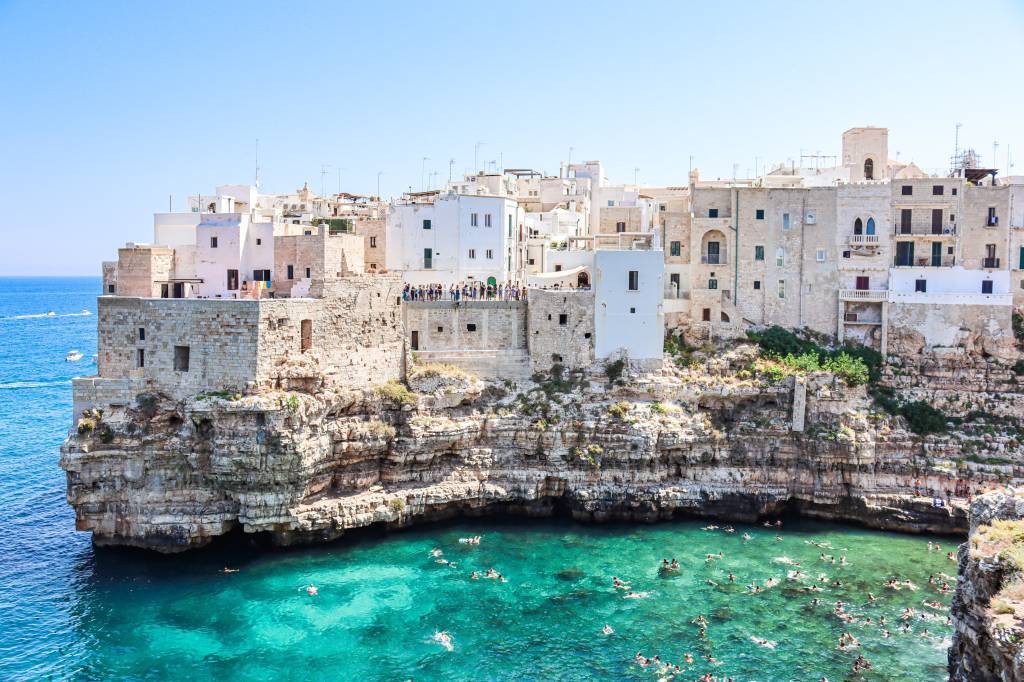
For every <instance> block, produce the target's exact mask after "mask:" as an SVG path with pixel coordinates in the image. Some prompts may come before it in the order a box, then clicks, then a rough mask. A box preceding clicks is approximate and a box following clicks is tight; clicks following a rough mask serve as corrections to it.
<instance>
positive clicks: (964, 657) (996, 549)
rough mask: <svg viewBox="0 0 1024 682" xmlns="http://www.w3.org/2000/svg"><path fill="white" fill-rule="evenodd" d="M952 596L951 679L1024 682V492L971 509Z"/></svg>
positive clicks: (990, 498)
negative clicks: (953, 628) (954, 591)
mask: <svg viewBox="0 0 1024 682" xmlns="http://www.w3.org/2000/svg"><path fill="white" fill-rule="evenodd" d="M970 512H971V513H970V526H971V528H970V536H969V538H968V541H967V542H966V543H964V544H963V545H961V546H960V552H959V576H958V578H959V579H958V582H957V588H956V594H955V595H954V597H953V604H952V617H953V624H954V627H955V630H954V634H953V646H952V647H950V650H949V670H950V679H953V680H956V681H958V682H959V681H964V682H966V681H968V680H971V681H974V680H981V681H987V680H1002V681H1003V682H1018V681H1019V680H1024V492H1015V491H1014V490H1013V489H1010V490H1009V491H1008V492H1005V493H1003V492H993V493H988V494H986V495H982V496H981V497H979V498H977V499H976V500H975V501H974V502H973V504H972V505H971V510H970Z"/></svg>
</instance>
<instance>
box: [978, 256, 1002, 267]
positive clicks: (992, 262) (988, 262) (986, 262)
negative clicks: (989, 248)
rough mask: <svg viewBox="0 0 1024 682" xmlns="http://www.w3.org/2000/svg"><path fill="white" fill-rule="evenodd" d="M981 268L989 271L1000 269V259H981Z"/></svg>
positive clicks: (987, 257) (988, 257)
mask: <svg viewBox="0 0 1024 682" xmlns="http://www.w3.org/2000/svg"><path fill="white" fill-rule="evenodd" d="M981 267H983V268H985V269H987V270H992V269H995V268H998V267H999V259H998V258H994V257H990V256H986V257H985V258H982V259H981Z"/></svg>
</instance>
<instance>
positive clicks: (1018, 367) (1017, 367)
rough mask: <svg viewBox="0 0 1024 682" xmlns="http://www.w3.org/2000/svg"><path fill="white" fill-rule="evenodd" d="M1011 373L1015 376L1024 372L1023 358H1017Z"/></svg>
mask: <svg viewBox="0 0 1024 682" xmlns="http://www.w3.org/2000/svg"><path fill="white" fill-rule="evenodd" d="M1013 373H1014V374H1016V375H1017V376H1020V375H1021V374H1024V360H1018V361H1017V362H1015V363H1013Z"/></svg>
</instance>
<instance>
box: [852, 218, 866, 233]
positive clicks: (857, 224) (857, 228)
mask: <svg viewBox="0 0 1024 682" xmlns="http://www.w3.org/2000/svg"><path fill="white" fill-rule="evenodd" d="M853 233H854V234H864V223H862V222H861V220H860V218H857V219H856V220H854V221H853Z"/></svg>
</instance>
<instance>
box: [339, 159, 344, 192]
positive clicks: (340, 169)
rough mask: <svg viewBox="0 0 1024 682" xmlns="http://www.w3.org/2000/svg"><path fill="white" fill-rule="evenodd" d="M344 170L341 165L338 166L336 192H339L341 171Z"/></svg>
mask: <svg viewBox="0 0 1024 682" xmlns="http://www.w3.org/2000/svg"><path fill="white" fill-rule="evenodd" d="M343 170H345V169H344V168H342V167H341V166H338V194H341V171H343Z"/></svg>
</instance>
